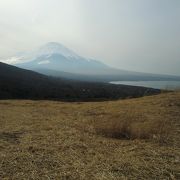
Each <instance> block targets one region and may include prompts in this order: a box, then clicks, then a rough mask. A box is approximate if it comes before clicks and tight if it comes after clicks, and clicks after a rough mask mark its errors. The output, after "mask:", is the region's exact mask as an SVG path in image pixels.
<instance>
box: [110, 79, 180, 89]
mask: <svg viewBox="0 0 180 180" xmlns="http://www.w3.org/2000/svg"><path fill="white" fill-rule="evenodd" d="M110 83H111V84H124V85H132V86H143V87H150V88H155V89H165V90H177V89H180V81H112V82H110Z"/></svg>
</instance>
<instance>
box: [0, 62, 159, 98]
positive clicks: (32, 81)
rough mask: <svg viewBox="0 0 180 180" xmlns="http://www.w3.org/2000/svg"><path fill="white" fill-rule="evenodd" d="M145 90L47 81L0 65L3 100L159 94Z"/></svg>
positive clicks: (65, 81) (38, 75)
mask: <svg viewBox="0 0 180 180" xmlns="http://www.w3.org/2000/svg"><path fill="white" fill-rule="evenodd" d="M159 92H160V90H155V89H151V88H143V87H133V86H123V85H111V84H106V83H87V82H79V81H70V80H65V79H59V78H52V77H48V76H45V75H42V74H39V73H35V72H33V71H29V70H24V69H20V68H17V67H14V66H11V65H7V64H4V63H0V99H9V98H16V99H56V100H58V99H59V100H74V101H80V100H87V101H89V100H91V101H93V100H105V99H118V98H126V97H139V96H143V95H150V94H158V93H159Z"/></svg>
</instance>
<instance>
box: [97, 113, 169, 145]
mask: <svg viewBox="0 0 180 180" xmlns="http://www.w3.org/2000/svg"><path fill="white" fill-rule="evenodd" d="M171 126H172V123H169V122H167V121H165V120H164V119H163V118H160V117H157V119H156V118H155V119H150V118H149V119H148V117H146V116H145V115H143V114H139V113H134V114H133V113H123V114H119V115H118V114H116V115H111V116H110V117H108V118H107V117H106V118H105V119H99V120H98V121H96V122H94V127H95V130H96V132H97V133H98V134H102V135H104V136H106V137H112V138H119V139H153V140H155V141H158V142H166V141H167V140H168V138H169V131H170V129H171Z"/></svg>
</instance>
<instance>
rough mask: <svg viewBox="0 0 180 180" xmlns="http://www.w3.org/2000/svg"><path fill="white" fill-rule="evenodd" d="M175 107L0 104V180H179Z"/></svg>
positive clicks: (159, 100)
mask: <svg viewBox="0 0 180 180" xmlns="http://www.w3.org/2000/svg"><path fill="white" fill-rule="evenodd" d="M179 103H180V93H179V92H174V93H165V94H161V95H157V96H151V97H144V98H138V99H131V100H121V101H109V102H92V103H91V102H88V103H64V102H52V101H18V100H7V101H0V124H1V126H0V179H18V180H19V179H88V180H89V179H93V180H94V179H97V180H102V179H103V180H104V179H107V180H109V179H180V168H179V167H180V143H179V142H180V104H179Z"/></svg>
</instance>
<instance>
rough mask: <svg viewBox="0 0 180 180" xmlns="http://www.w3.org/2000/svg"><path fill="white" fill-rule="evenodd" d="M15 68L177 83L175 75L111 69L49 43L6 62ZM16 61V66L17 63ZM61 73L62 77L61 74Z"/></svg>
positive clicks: (72, 76) (82, 76) (83, 77)
mask: <svg viewBox="0 0 180 180" xmlns="http://www.w3.org/2000/svg"><path fill="white" fill-rule="evenodd" d="M13 59H14V60H15V61H16V63H15V65H16V66H18V67H20V68H24V69H29V70H33V71H36V72H40V73H43V74H45V75H51V76H56V77H65V78H69V79H75V80H84V81H103V82H109V81H123V80H125V81H130V80H131V81H133V80H136V81H139V80H143V81H144V80H151V81H152V80H156V81H157V80H180V77H178V76H169V75H158V74H149V73H139V72H132V71H126V70H120V69H116V68H112V67H110V66H108V65H106V64H103V63H102V62H100V61H96V60H92V59H87V58H84V57H81V56H79V55H77V54H76V53H75V52H73V51H72V50H70V49H68V48H66V47H64V46H63V45H61V44H59V43H56V42H50V43H47V44H46V45H44V46H42V47H40V48H39V49H37V50H34V51H32V52H27V53H20V54H19V55H17V56H16V57H13V58H11V59H10V61H12V60H13ZM17 62H19V63H17ZM62 72H64V73H63V76H61V75H62Z"/></svg>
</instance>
